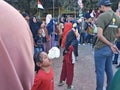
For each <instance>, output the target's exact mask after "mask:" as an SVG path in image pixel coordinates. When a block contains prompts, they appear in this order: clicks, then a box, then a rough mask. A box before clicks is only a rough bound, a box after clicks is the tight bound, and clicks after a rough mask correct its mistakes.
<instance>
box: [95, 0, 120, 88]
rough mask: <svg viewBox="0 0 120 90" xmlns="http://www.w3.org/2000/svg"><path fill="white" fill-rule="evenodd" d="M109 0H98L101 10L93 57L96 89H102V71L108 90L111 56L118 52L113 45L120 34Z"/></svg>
mask: <svg viewBox="0 0 120 90" xmlns="http://www.w3.org/2000/svg"><path fill="white" fill-rule="evenodd" d="M110 5H111V2H110V1H109V0H100V1H99V3H98V6H99V9H100V10H101V11H103V13H102V14H101V15H99V17H98V19H97V29H98V34H97V36H98V38H97V41H96V44H95V51H94V59H95V71H96V85H97V86H96V90H103V87H104V71H105V72H106V77H107V87H106V90H109V86H110V83H111V80H112V78H113V70H112V56H113V53H118V48H117V47H116V46H115V45H114V41H115V38H116V36H120V19H119V17H118V16H117V15H115V14H114V12H113V11H112V8H111V6H110Z"/></svg>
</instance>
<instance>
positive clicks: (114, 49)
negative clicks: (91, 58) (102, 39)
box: [110, 45, 119, 54]
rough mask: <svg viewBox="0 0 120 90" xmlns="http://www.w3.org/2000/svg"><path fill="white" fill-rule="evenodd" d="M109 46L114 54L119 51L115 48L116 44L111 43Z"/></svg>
mask: <svg viewBox="0 0 120 90" xmlns="http://www.w3.org/2000/svg"><path fill="white" fill-rule="evenodd" d="M110 47H111V49H112V51H113V53H116V54H118V53H119V50H118V48H117V46H116V45H112V46H110Z"/></svg>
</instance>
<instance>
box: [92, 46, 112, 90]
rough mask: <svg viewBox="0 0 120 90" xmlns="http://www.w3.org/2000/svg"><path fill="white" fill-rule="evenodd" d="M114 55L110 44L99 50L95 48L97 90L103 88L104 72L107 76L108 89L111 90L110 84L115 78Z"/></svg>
mask: <svg viewBox="0 0 120 90" xmlns="http://www.w3.org/2000/svg"><path fill="white" fill-rule="evenodd" d="M112 56H113V52H112V50H111V49H110V47H109V46H105V47H103V48H101V49H99V50H95V52H94V59H95V71H96V85H97V87H96V90H103V86H104V72H106V76H107V87H106V90H109V86H110V83H111V80H112V78H113V70H112Z"/></svg>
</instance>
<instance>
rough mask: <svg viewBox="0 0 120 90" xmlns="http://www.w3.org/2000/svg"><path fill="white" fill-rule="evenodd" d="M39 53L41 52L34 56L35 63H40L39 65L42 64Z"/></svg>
mask: <svg viewBox="0 0 120 90" xmlns="http://www.w3.org/2000/svg"><path fill="white" fill-rule="evenodd" d="M41 53H42V52H37V53H35V55H34V59H35V62H40V63H42V62H43V60H42V57H41Z"/></svg>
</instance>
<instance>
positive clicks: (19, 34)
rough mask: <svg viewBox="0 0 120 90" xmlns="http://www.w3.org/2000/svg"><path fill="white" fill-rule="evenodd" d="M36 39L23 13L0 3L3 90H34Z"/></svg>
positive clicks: (1, 89) (0, 53)
mask: <svg viewBox="0 0 120 90" xmlns="http://www.w3.org/2000/svg"><path fill="white" fill-rule="evenodd" d="M33 80H34V63H33V39H32V34H31V32H30V30H29V26H28V24H27V22H26V21H25V19H24V18H23V17H22V16H21V15H20V13H19V12H18V11H17V10H15V9H14V8H13V7H12V6H10V5H9V4H7V3H6V2H5V1H3V0H0V90H31V87H32V84H33Z"/></svg>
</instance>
